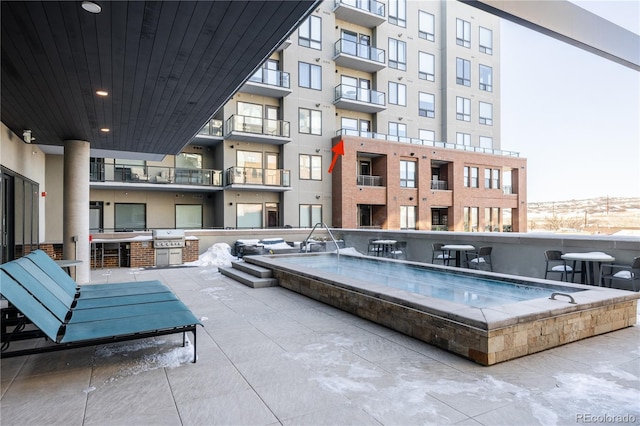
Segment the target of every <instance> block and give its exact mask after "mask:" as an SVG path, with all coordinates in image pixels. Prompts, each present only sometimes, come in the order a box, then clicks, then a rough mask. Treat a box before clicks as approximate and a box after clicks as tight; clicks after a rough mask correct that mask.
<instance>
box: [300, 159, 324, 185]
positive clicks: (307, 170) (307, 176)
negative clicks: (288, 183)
mask: <svg viewBox="0 0 640 426" xmlns="http://www.w3.org/2000/svg"><path fill="white" fill-rule="evenodd" d="M300 179H301V180H322V156H320V155H307V154H300Z"/></svg>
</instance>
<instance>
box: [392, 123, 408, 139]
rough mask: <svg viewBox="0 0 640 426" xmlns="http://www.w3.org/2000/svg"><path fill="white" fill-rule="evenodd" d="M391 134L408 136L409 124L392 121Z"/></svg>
mask: <svg viewBox="0 0 640 426" xmlns="http://www.w3.org/2000/svg"><path fill="white" fill-rule="evenodd" d="M389 136H397V137H407V125H406V124H402V123H395V122H393V121H390V122H389Z"/></svg>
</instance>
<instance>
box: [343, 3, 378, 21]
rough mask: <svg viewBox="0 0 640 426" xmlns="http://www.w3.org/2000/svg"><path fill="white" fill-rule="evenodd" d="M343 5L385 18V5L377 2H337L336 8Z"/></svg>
mask: <svg viewBox="0 0 640 426" xmlns="http://www.w3.org/2000/svg"><path fill="white" fill-rule="evenodd" d="M341 4H344V5H346V6H351V7H354V8H356V9H360V10H364V11H365V12H369V13H373V14H374V15H378V16H381V17H383V18H384V16H385V10H384V4H383V3H380V2H378V1H375V0H336V3H335V5H336V6H339V5H341Z"/></svg>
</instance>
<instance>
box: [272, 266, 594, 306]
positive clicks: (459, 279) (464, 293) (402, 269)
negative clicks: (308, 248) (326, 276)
mask: <svg viewBox="0 0 640 426" xmlns="http://www.w3.org/2000/svg"><path fill="white" fill-rule="evenodd" d="M278 260H279V261H282V262H283V263H287V264H291V265H295V266H298V267H304V268H312V269H314V270H317V271H322V272H326V273H330V274H335V275H340V276H343V277H348V278H352V279H358V280H361V281H366V282H368V283H373V284H380V285H383V286H387V287H391V288H397V289H400V290H406V291H408V292H412V293H416V294H421V295H424V296H428V297H434V298H437V299H443V300H447V301H451V302H455V303H460V304H463V305H467V306H473V307H476V308H486V307H490V306H497V305H504V304H507V303H512V302H521V301H524V300H532V299H541V298H549V297H550V296H551V294H552V293H554V292H559V291H560V292H563V293H575V292H578V291H583V290H581V289H579V288H572V287H564V286H562V285H553V286H550V287H545V286H544V285H540V286H536V285H531V284H530V283H526V284H525V283H518V282H517V281H508V280H499V279H489V278H484V277H479V276H475V275H468V274H465V273H464V272H455V271H443V270H440V269H434V268H430V267H428V266H425V267H420V266H415V265H406V264H402V263H396V262H388V261H382V260H376V259H368V258H361V257H355V256H344V255H342V256H340V257H339V259H336V258H335V257H319V256H292V257H286V258H282V259H278Z"/></svg>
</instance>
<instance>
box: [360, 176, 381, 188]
mask: <svg viewBox="0 0 640 426" xmlns="http://www.w3.org/2000/svg"><path fill="white" fill-rule="evenodd" d="M358 186H384V182H383V180H382V176H370V175H358Z"/></svg>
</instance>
